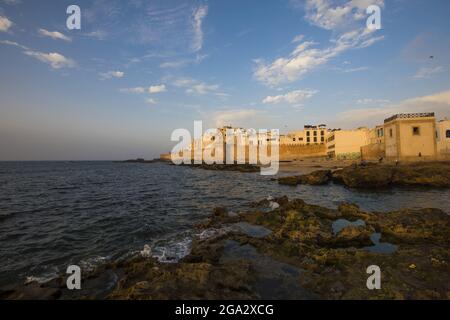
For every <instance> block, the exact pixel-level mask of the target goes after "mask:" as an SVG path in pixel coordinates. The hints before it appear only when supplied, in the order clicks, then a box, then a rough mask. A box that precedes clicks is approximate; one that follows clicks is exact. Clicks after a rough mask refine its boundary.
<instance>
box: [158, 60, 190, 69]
mask: <svg viewBox="0 0 450 320" xmlns="http://www.w3.org/2000/svg"><path fill="white" fill-rule="evenodd" d="M186 64H188V61H187V60H179V61H167V62H163V63H161V64H160V65H159V67H160V68H163V69H170V68H180V67H184V66H185V65H186Z"/></svg>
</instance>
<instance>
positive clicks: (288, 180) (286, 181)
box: [278, 176, 298, 186]
mask: <svg viewBox="0 0 450 320" xmlns="http://www.w3.org/2000/svg"><path fill="white" fill-rule="evenodd" d="M278 183H279V184H283V185H287V186H296V185H298V177H297V176H293V177H282V178H278Z"/></svg>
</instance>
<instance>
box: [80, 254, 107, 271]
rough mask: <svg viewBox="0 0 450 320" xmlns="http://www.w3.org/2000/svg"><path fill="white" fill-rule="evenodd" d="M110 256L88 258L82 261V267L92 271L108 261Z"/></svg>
mask: <svg viewBox="0 0 450 320" xmlns="http://www.w3.org/2000/svg"><path fill="white" fill-rule="evenodd" d="M108 259H109V258H108V257H103V256H95V257H92V258H88V259H85V260H81V261H80V264H79V265H80V268H81V270H83V271H87V272H91V271H94V270H95V269H96V268H97V267H99V266H101V265H102V264H105V263H106V262H107V261H108Z"/></svg>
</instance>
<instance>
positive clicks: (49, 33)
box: [38, 29, 72, 42]
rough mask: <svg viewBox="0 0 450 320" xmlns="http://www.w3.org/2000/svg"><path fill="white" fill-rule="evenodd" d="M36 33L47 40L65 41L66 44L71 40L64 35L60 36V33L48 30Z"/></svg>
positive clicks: (40, 30)
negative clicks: (47, 38)
mask: <svg viewBox="0 0 450 320" xmlns="http://www.w3.org/2000/svg"><path fill="white" fill-rule="evenodd" d="M38 32H39V34H40V35H41V36H44V37H49V38H52V39H55V40H64V41H67V42H70V41H72V39H70V38H69V37H68V36H66V35H64V34H62V33H61V32H58V31H48V30H45V29H39V30H38Z"/></svg>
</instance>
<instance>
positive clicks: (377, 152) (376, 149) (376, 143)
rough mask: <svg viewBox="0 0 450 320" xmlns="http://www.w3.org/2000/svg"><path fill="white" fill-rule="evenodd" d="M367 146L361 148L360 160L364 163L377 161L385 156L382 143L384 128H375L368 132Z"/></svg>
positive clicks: (383, 143)
mask: <svg viewBox="0 0 450 320" xmlns="http://www.w3.org/2000/svg"><path fill="white" fill-rule="evenodd" d="M368 140H369V144H368V145H365V146H362V147H361V159H362V160H366V161H375V160H376V161H378V160H380V159H381V158H383V159H384V158H385V156H386V148H385V142H384V126H382V125H380V126H376V127H375V128H373V129H370V130H369V137H368Z"/></svg>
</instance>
